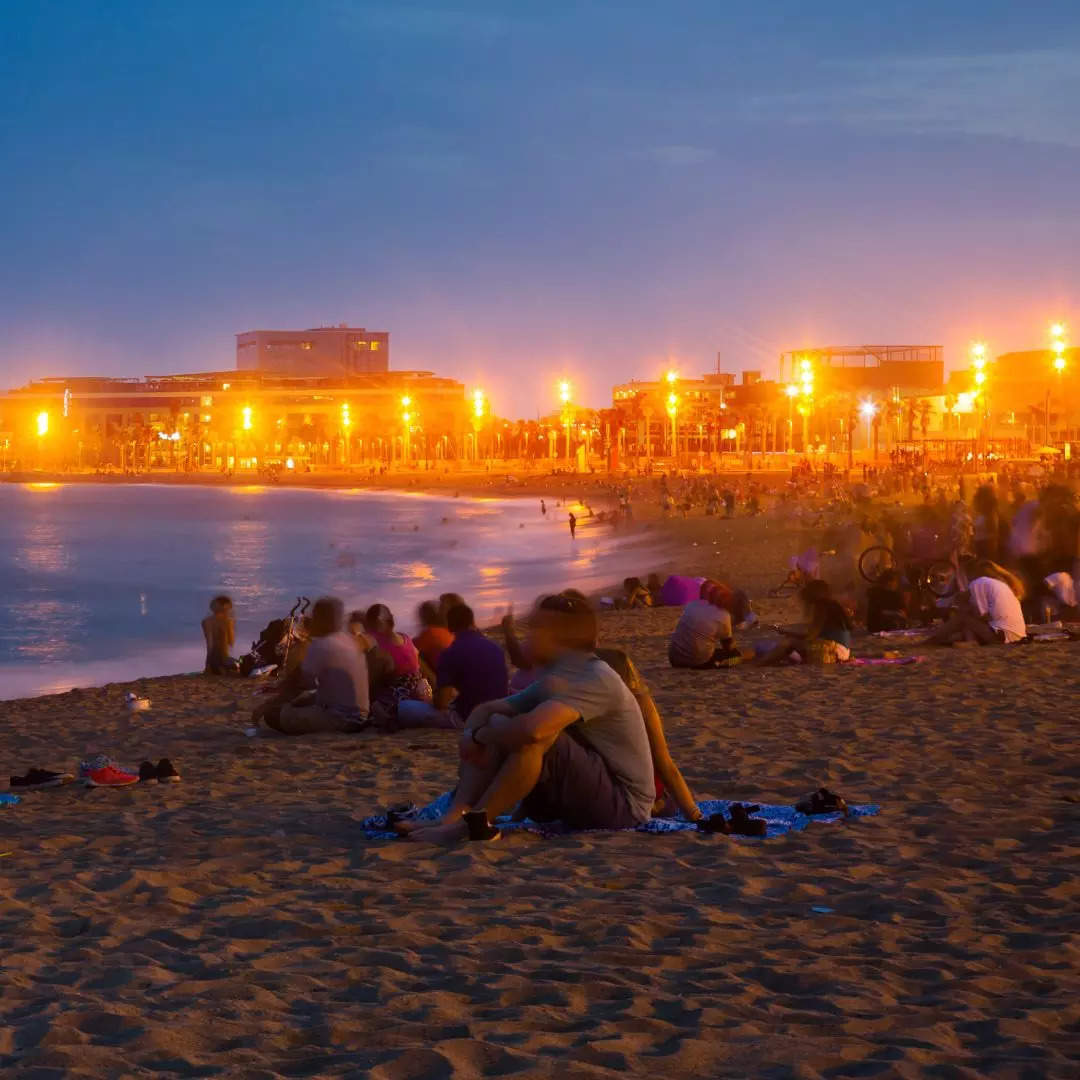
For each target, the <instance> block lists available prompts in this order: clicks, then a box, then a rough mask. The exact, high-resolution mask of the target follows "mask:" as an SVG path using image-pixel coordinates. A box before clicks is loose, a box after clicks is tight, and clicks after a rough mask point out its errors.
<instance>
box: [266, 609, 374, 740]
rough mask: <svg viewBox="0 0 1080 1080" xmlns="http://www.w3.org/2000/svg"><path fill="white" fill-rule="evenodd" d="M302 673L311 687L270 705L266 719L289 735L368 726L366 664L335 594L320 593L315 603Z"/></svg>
mask: <svg viewBox="0 0 1080 1080" xmlns="http://www.w3.org/2000/svg"><path fill="white" fill-rule="evenodd" d="M300 678H301V681H302V683H303V684H304V685H305V686H306V687H307V688H308V691H307V693H305V694H303V695H302V696H301V697H299V698H297V699H296V700H294V701H292V702H289V703H288V704H285V705H282V706H281V708H280V710H269V711H267V713H266V715H265V716H264V717H263V719H264V720H265V721H266V724H267V726H268V727H272V728H274V729H275V730H276V731H280V732H281V733H282V734H285V735H307V734H311V733H314V732H331V731H333V732H351V731H362V730H363V729H364V728H365V727H366V726H367V721H368V709H369V697H368V673H367V664H366V662H365V659H364V654H363V653H362V652H361V651H360V648H359V646H358V645H357V643H356V639H355V638H354V637H353V636H352V635H351V634H350V633H348V632H347V631H346V629H345V608H344V606H343V605H342V603H341V601H340V600H338V599H337V598H336V597H333V596H324V597H321V598H320V599H318V600H316V601H315V605H314V607H313V608H312V609H311V640H310V642H309V644H308V647H307V652H306V654H305V656H304V659H303V662H302V663H301V665H300ZM312 691H313V692H312Z"/></svg>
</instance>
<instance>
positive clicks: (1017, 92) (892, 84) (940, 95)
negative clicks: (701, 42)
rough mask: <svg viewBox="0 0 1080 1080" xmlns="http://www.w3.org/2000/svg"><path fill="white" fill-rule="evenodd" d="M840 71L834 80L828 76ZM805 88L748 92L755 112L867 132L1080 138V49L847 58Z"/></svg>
mask: <svg viewBox="0 0 1080 1080" xmlns="http://www.w3.org/2000/svg"><path fill="white" fill-rule="evenodd" d="M830 74H831V75H832V79H831V85H822V82H823V80H825V79H827V78H828V76H829V75H830ZM807 81H808V87H807V89H804V90H797V91H792V92H789V93H784V94H766V95H758V96H756V97H753V98H751V99H750V100H749V102H748V109H749V112H750V113H751V114H752V115H753V116H754V117H755V118H759V119H760V118H769V119H773V120H782V121H786V122H788V123H792V124H830V123H831V124H838V125H841V126H843V127H847V128H850V129H853V130H855V131H858V132H861V133H864V134H908V135H969V136H981V137H990V138H998V139H1015V140H1019V141H1022V142H1029V143H1043V144H1047V145H1055V146H1067V147H1074V148H1080V109H1078V108H1077V102H1078V101H1080V49H1076V48H1058V49H1041V50H1027V51H1018V52H1011V53H987V54H983V55H978V56H925V57H895V58H886V59H878V60H859V61H854V62H839V63H834V64H830V65H827V66H826V67H824V68H821V69H818V70H817V71H816V72H815V73H813V74H809V75H808V77H807Z"/></svg>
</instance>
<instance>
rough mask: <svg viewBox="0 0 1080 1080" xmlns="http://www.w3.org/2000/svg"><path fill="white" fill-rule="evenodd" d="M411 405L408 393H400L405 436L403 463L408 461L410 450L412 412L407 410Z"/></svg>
mask: <svg viewBox="0 0 1080 1080" xmlns="http://www.w3.org/2000/svg"><path fill="white" fill-rule="evenodd" d="M411 407H412V398H411V397H409V395H408V394H404V395H402V398H401V424H402V427H404V429H405V438H404V442H403V445H402V451H403V455H402V456H403V458H404V461H405V464H406V465H407V464H408V463H409V457H410V451H411V449H412V447H411V443H412V413H411V412H410V411H409V410H410V408H411Z"/></svg>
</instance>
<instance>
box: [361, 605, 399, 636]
mask: <svg viewBox="0 0 1080 1080" xmlns="http://www.w3.org/2000/svg"><path fill="white" fill-rule="evenodd" d="M382 626H385V627H386V628H387V630H393V629H394V614H393V612H392V611H391V610H390V609H389V608H388V607H387V606H386V605H385V604H372V605H371V607H369V608H368V609H367V611H366V612H364V629H365V630H371V631H377V630H379V629H380V628H381V627H382Z"/></svg>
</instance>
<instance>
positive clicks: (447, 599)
mask: <svg viewBox="0 0 1080 1080" xmlns="http://www.w3.org/2000/svg"><path fill="white" fill-rule="evenodd" d="M464 603H465V598H464V597H462V596H459V595H458V594H457V593H456V592H444V593H443V594H442V596H440V597H439V611H440V612H441V613H442V616H443V618H444V619H445V618H446V613H447V612H448V611H449V610H450V609H451V608H452V607H457V606H458V605H459V604H464Z"/></svg>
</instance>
